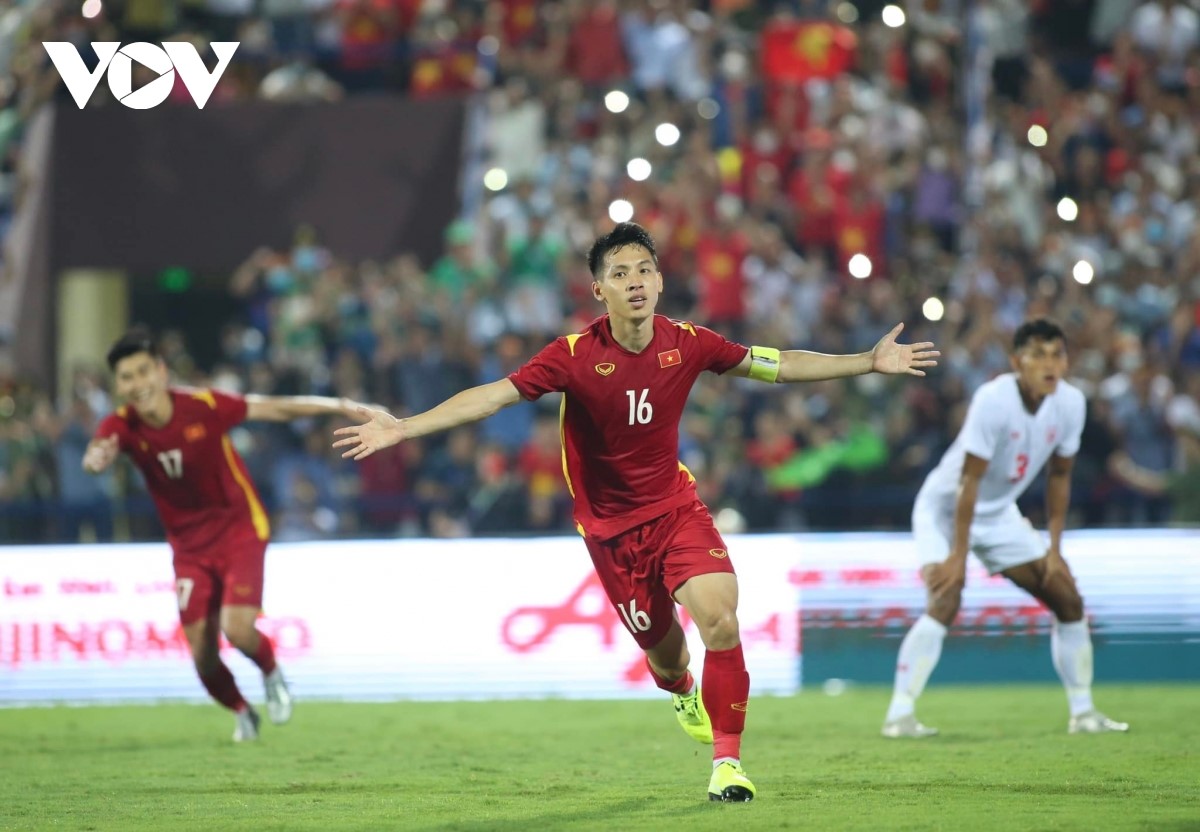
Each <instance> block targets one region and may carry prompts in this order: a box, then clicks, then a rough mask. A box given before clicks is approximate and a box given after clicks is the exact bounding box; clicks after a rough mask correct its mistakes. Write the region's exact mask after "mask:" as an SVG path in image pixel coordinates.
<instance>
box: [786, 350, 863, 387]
mask: <svg viewBox="0 0 1200 832" xmlns="http://www.w3.org/2000/svg"><path fill="white" fill-rule="evenodd" d="M869 372H871V353H869V352H860V353H857V354H855V355H826V354H825V353H820V352H808V351H806V350H785V351H783V352H781V353H779V376H778V378H776V381H777V382H778V383H780V384H783V383H786V382H792V381H824V380H825V379H830V378H845V377H846V376H861V375H865V374H866V373H869Z"/></svg>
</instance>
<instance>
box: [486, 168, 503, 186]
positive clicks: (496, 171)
mask: <svg viewBox="0 0 1200 832" xmlns="http://www.w3.org/2000/svg"><path fill="white" fill-rule="evenodd" d="M507 185H508V174H507V173H505V171H504V168H492V169H491V170H489V171H488V172H487V173H485V174H484V175H483V187H485V188H487V189H488V190H489V191H503V190H504V188H505V186H507Z"/></svg>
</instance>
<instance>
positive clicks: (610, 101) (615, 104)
mask: <svg viewBox="0 0 1200 832" xmlns="http://www.w3.org/2000/svg"><path fill="white" fill-rule="evenodd" d="M604 106H605V107H607V108H608V111H609V112H610V113H623V112H625V110H626V109H628V107H629V96H628V95H626V94H625V93H623V92H621V91H620V90H613V91H612V92H610V93H609V94H608V95H606V96H604Z"/></svg>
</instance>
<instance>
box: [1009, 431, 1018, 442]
mask: <svg viewBox="0 0 1200 832" xmlns="http://www.w3.org/2000/svg"><path fill="white" fill-rule="evenodd" d="M1008 438H1009V439H1011V440H1012V441H1014V442H1016V441H1017V440H1018V439H1020V438H1021V434H1020V433H1018V432H1017V431H1015V430H1014V431H1013V432H1012V433H1010V434H1009V435H1008Z"/></svg>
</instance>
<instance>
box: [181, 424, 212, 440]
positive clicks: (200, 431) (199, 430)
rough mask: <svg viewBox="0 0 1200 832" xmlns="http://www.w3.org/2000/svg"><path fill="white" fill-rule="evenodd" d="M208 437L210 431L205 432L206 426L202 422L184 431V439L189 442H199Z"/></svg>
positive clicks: (189, 426)
mask: <svg viewBox="0 0 1200 832" xmlns="http://www.w3.org/2000/svg"><path fill="white" fill-rule="evenodd" d="M206 436H208V431H207V430H205V428H204V425H202V424H201V423H200V422H197V423H196V424H194V425H188V426H187V427H185V428H184V429H183V438H184V439H186V440H187V441H188V442H199V441H200V440H201V439H203V438H204V437H206Z"/></svg>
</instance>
